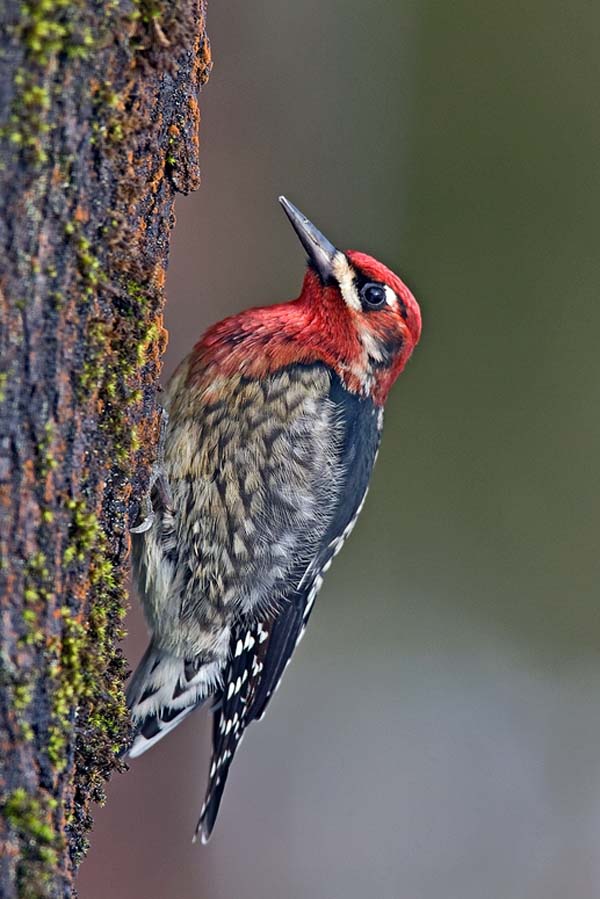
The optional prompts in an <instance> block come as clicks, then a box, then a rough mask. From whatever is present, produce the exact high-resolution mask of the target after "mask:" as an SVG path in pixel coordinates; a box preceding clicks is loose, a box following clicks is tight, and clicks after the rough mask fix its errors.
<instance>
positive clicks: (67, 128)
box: [0, 0, 209, 899]
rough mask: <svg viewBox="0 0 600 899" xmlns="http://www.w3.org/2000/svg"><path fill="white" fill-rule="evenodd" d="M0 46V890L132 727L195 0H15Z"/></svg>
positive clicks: (31, 863) (81, 822) (74, 817)
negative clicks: (134, 573) (127, 627)
mask: <svg viewBox="0 0 600 899" xmlns="http://www.w3.org/2000/svg"><path fill="white" fill-rule="evenodd" d="M3 19H4V20H5V22H7V23H8V30H7V31H6V32H5V38H4V46H3V48H2V54H1V56H0V117H1V121H2V131H1V132H0V137H1V140H2V147H1V157H0V159H1V164H0V220H1V222H0V591H1V594H2V607H1V618H0V791H1V795H0V895H1V896H2V897H3V899H12V897H15V896H21V897H24V896H31V897H43V896H68V895H71V892H72V881H73V876H74V872H75V871H76V868H77V865H78V863H79V861H80V859H81V857H82V854H83V853H84V852H85V849H86V845H87V840H86V832H87V831H88V830H89V827H90V816H89V806H90V803H91V802H92V801H97V800H99V799H101V798H102V794H103V784H104V782H105V780H106V778H108V777H109V775H110V774H111V772H112V771H114V770H115V768H117V767H118V765H119V762H118V751H119V749H120V748H121V747H122V746H123V744H124V743H125V741H126V740H127V737H128V722H127V715H126V711H125V707H124V701H123V692H122V686H123V678H124V674H125V669H124V661H123V658H122V655H121V652H120V649H119V638H120V635H121V628H122V624H121V622H122V616H123V611H124V600H125V593H124V579H125V576H126V570H127V556H128V549H129V538H128V526H129V524H130V523H131V522H132V520H133V519H134V518H135V517H136V515H137V514H138V510H139V502H140V499H141V498H142V497H143V496H144V493H145V491H146V487H147V484H148V479H149V471H150V465H151V462H152V460H153V458H154V453H155V446H156V440H157V437H158V424H159V416H158V411H157V410H158V407H157V399H156V390H157V380H156V379H157V376H158V373H159V367H160V356H161V352H162V350H163V348H164V339H165V332H164V330H163V327H162V316H161V312H162V307H163V285H164V280H165V267H166V263H167V253H168V246H169V236H170V230H171V227H172V224H173V200H174V196H175V193H176V192H177V191H181V192H183V193H186V192H188V191H190V190H193V189H194V188H195V187H196V186H197V185H198V181H199V170H198V134H197V132H198V119H199V113H198V105H197V92H198V89H199V87H200V85H201V84H202V82H203V81H204V80H205V78H206V77H207V74H208V69H209V54H208V44H207V40H206V36H205V30H204V6H203V2H202V0H178V2H177V3H171V2H167V0H154V2H149V0H137V2H126V0H113V2H110V0H107V2H104V3H101V2H90V0H87V2H86V0H75V2H69V0H30V2H28V3H27V4H24V3H21V2H15V0H6V2H5V4H4V8H3Z"/></svg>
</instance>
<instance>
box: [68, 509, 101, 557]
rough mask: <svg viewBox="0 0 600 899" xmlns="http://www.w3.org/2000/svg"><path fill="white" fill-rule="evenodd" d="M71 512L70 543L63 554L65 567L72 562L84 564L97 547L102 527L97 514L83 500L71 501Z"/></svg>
mask: <svg viewBox="0 0 600 899" xmlns="http://www.w3.org/2000/svg"><path fill="white" fill-rule="evenodd" d="M66 507H67V509H69V510H70V512H71V522H70V524H69V543H68V545H67V547H66V549H65V551H64V553H63V561H64V563H65V565H70V564H71V563H72V562H74V561H77V562H84V561H85V560H86V558H87V556H88V554H89V552H90V550H91V549H92V548H93V547H94V546H95V545H96V542H97V540H98V534H99V532H100V525H99V522H98V518H97V516H96V514H95V512H91V511H89V510H88V509H87V506H86V504H85V502H84V501H83V500H79V499H70V500H67V503H66Z"/></svg>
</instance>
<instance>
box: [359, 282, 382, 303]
mask: <svg viewBox="0 0 600 899" xmlns="http://www.w3.org/2000/svg"><path fill="white" fill-rule="evenodd" d="M360 298H361V300H362V304H363V308H364V309H380V308H381V306H383V304H384V303H385V300H386V297H385V287H383V285H382V284H365V285H364V287H362V288H361V291H360Z"/></svg>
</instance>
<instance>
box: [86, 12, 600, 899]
mask: <svg viewBox="0 0 600 899" xmlns="http://www.w3.org/2000/svg"><path fill="white" fill-rule="evenodd" d="M209 26H210V33H211V36H212V42H213V52H214V58H215V67H214V71H213V75H212V78H211V80H210V82H209V84H208V86H207V87H206V89H205V91H204V93H203V96H202V111H203V122H202V162H203V174H204V182H203V186H202V188H201V190H200V191H199V192H198V193H197V194H196V195H195V196H193V197H191V198H189V199H180V200H179V201H178V207H177V213H178V224H177V227H176V230H175V234H174V242H173V252H172V259H171V267H170V272H169V284H168V287H169V291H168V293H169V299H168V307H167V325H168V327H169V330H170V335H171V337H170V344H169V349H168V353H167V360H166V368H165V378H166V377H167V376H168V374H169V373H170V372H171V371H172V370H173V367H174V365H175V364H176V362H177V361H178V360H179V359H180V358H181V356H182V355H183V354H184V353H185V352H187V351H188V350H189V349H190V347H191V345H192V344H193V342H194V341H195V339H196V337H197V336H199V334H200V333H201V332H202V330H203V329H204V328H205V327H206V326H207V325H208V324H210V323H211V322H213V321H215V320H216V319H218V318H220V317H222V316H224V315H226V314H228V313H232V312H235V311H238V310H239V309H241V308H242V307H244V306H248V305H256V304H262V303H271V302H274V301H279V300H282V299H285V298H288V297H293V296H296V295H297V292H298V289H299V286H300V283H301V279H302V269H303V255H302V252H301V250H300V247H299V245H298V244H297V242H296V240H295V238H294V236H293V234H292V231H291V229H290V228H289V225H288V223H287V222H286V220H285V218H284V216H283V215H282V213H281V211H280V209H279V207H278V204H277V203H276V197H277V195H278V194H279V193H281V192H284V193H286V194H287V195H288V197H289V198H290V199H291V200H292V201H293V202H295V203H296V204H297V205H299V206H300V207H301V208H302V209H303V211H305V212H306V213H307V214H308V215H309V216H310V217H311V218H313V220H314V221H315V223H316V224H317V225H318V226H319V227H321V228H322V230H323V231H324V232H325V233H326V234H327V235H328V236H329V237H330V238H331V239H332V240H333V241H334V242H335V243H337V244H338V245H340V246H342V247H351V248H356V249H361V250H365V251H367V252H371V253H372V254H374V255H376V256H378V257H379V258H381V259H382V260H383V261H385V262H386V263H388V264H389V265H390V266H391V267H392V268H394V269H396V270H397V271H398V272H399V273H401V274H402V275H403V276H404V277H405V279H406V280H407V282H408V283H409V284H410V286H411V287H412V288H413V290H414V292H415V294H416V295H417V297H418V298H419V300H420V301H421V304H422V309H423V318H424V328H423V338H422V343H421V345H420V346H419V347H418V349H417V351H416V352H415V355H414V358H413V360H412V361H411V363H410V365H409V367H408V369H407V370H406V372H405V374H404V375H403V376H402V377H401V379H400V381H399V382H398V384H397V385H396V387H395V389H394V391H393V393H392V395H391V398H390V401H389V404H388V408H387V413H386V425H385V431H384V440H383V446H382V452H381V454H380V458H379V462H378V465H377V469H376V472H375V476H374V479H373V482H372V488H371V492H370V494H369V498H368V501H367V504H366V507H365V510H364V513H363V515H362V518H361V520H360V523H359V525H358V526H357V528H356V529H355V531H354V534H353V535H352V538H351V540H350V541H349V543H348V544H347V546H346V547H345V549H344V551H343V553H342V554H341V555H340V557H339V559H338V560H337V561H336V564H335V565H334V567H333V569H332V571H331V573H330V575H329V576H328V578H327V580H326V582H325V586H324V588H323V590H322V593H321V595H320V598H319V602H318V606H317V609H316V611H315V614H314V615H313V618H312V621H311V626H310V628H309V631H308V633H307V635H306V637H305V639H304V641H303V643H302V646H301V648H300V650H299V652H298V654H297V656H296V657H295V659H294V662H293V664H292V666H291V668H290V669H289V670H288V673H287V675H286V678H285V680H284V683H283V685H282V687H281V689H280V690H279V692H278V694H277V696H276V698H275V699H274V701H273V703H272V705H271V708H270V709H269V713H268V714H267V717H266V719H265V721H264V722H263V723H262V724H261V725H254V726H252V727H251V729H250V731H249V733H248V735H247V738H246V740H245V741H244V745H243V747H242V750H241V751H240V753H239V756H238V759H237V760H236V763H235V765H234V767H233V770H232V774H231V777H230V783H229V785H228V788H227V790H226V793H225V798H224V803H223V808H222V813H221V816H220V819H219V821H218V825H217V829H216V832H215V835H214V838H213V840H212V842H211V843H210V845H209V846H208V847H206V848H203V847H200V846H197V845H196V846H192V844H191V841H190V840H191V834H192V832H193V828H194V825H195V821H196V816H197V813H198V811H199V808H200V805H201V803H202V798H203V793H204V787H205V780H206V774H207V768H208V740H209V722H208V716H207V715H206V714H199V715H198V716H195V717H194V718H193V719H191V720H188V721H187V722H186V723H185V724H184V725H183V726H182V727H181V728H179V729H178V730H177V731H176V732H174V733H173V734H172V735H171V736H169V737H168V738H167V739H166V740H165V741H164V742H163V743H162V744H160V745H159V746H158V747H157V748H156V749H155V750H153V751H152V752H151V753H149V754H148V755H146V756H144V757H143V758H141V759H139V760H136V761H135V762H134V763H132V767H131V771H130V772H129V773H128V774H127V775H123V776H115V777H114V778H113V781H112V783H111V785H110V788H109V802H108V804H107V806H106V808H105V809H103V810H101V811H99V812H98V814H97V816H96V827H95V832H94V834H93V838H92V850H91V853H90V856H89V858H88V860H87V861H86V862H85V863H84V865H83V868H82V872H81V877H80V883H79V888H80V896H81V899H105V897H108V896H110V897H111V899H138V897H139V899H142V897H143V899H163V897H164V899H171V897H177V899H233V897H236V899H237V897H240V899H242V897H244V899H305V897H306V899H308V897H311V899H355V897H356V899H363V897H365V896H367V897H373V899H567V897H568V899H594V897H598V896H600V616H599V613H598V609H599V606H600V603H599V601H598V581H599V575H600V564H599V554H598V545H597V544H598V537H599V535H600V503H599V487H598V474H597V469H598V459H599V456H600V424H599V415H598V411H599V400H600V378H599V374H600V363H599V360H598V340H599V333H600V296H599V289H598V287H599V275H600V265H599V262H598V218H599V213H598V209H599V204H600V167H599V163H598V160H599V153H600V108H599V104H598V85H599V76H600V53H599V50H598V48H599V46H600V8H599V7H598V6H597V4H592V3H575V4H569V5H567V4H564V3H558V2H556V0H530V2H525V3H517V2H515V0H505V2H503V3H475V2H465V0H460V2H456V3H447V2H446V3H443V2H438V3H434V2H431V0H430V2H417V0H397V2H384V0H374V2H370V3H364V2H362V3H358V2H356V0H320V2H319V0H305V2H296V3H291V2H282V0H267V2H263V3H258V4H256V3H255V4H250V3H247V2H243V0H232V2H230V3H223V2H218V0H213V2H212V3H211V4H210V7H209ZM128 627H129V630H130V636H129V638H128V640H127V644H126V649H127V652H128V655H129V657H130V660H131V664H132V665H133V664H134V663H135V662H136V661H137V659H138V658H139V656H140V654H141V652H142V650H143V645H144V642H145V628H144V624H143V622H142V619H141V617H140V614H139V611H138V609H137V606H136V604H135V602H134V604H133V609H132V612H131V614H130V616H129V619H128Z"/></svg>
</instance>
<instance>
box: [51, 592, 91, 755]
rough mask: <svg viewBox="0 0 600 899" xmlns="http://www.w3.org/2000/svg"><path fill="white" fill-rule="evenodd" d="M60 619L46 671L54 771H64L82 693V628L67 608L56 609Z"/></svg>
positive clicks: (83, 639)
mask: <svg viewBox="0 0 600 899" xmlns="http://www.w3.org/2000/svg"><path fill="white" fill-rule="evenodd" d="M60 616H61V620H62V630H61V635H60V638H59V645H58V651H57V654H56V658H55V660H54V662H53V663H52V664H51V666H50V671H49V674H50V677H51V679H52V681H53V682H54V689H53V693H52V715H51V718H52V721H51V724H50V727H49V731H48V757H49V759H50V760H51V762H52V764H53V766H54V768H55V770H56V771H58V772H60V771H62V770H64V768H65V767H66V764H67V755H66V749H67V745H68V742H69V739H70V735H71V731H72V725H73V713H74V711H75V709H76V708H77V706H78V704H79V700H80V697H81V694H82V691H83V685H84V676H83V670H82V664H81V656H82V653H83V650H84V647H85V643H86V638H87V634H86V629H85V627H84V626H83V624H82V623H81V621H80V620H79V619H78V618H77V617H76V616H74V615H73V613H72V612H71V610H70V609H69V608H68V607H67V606H64V607H63V608H62V609H60Z"/></svg>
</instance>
